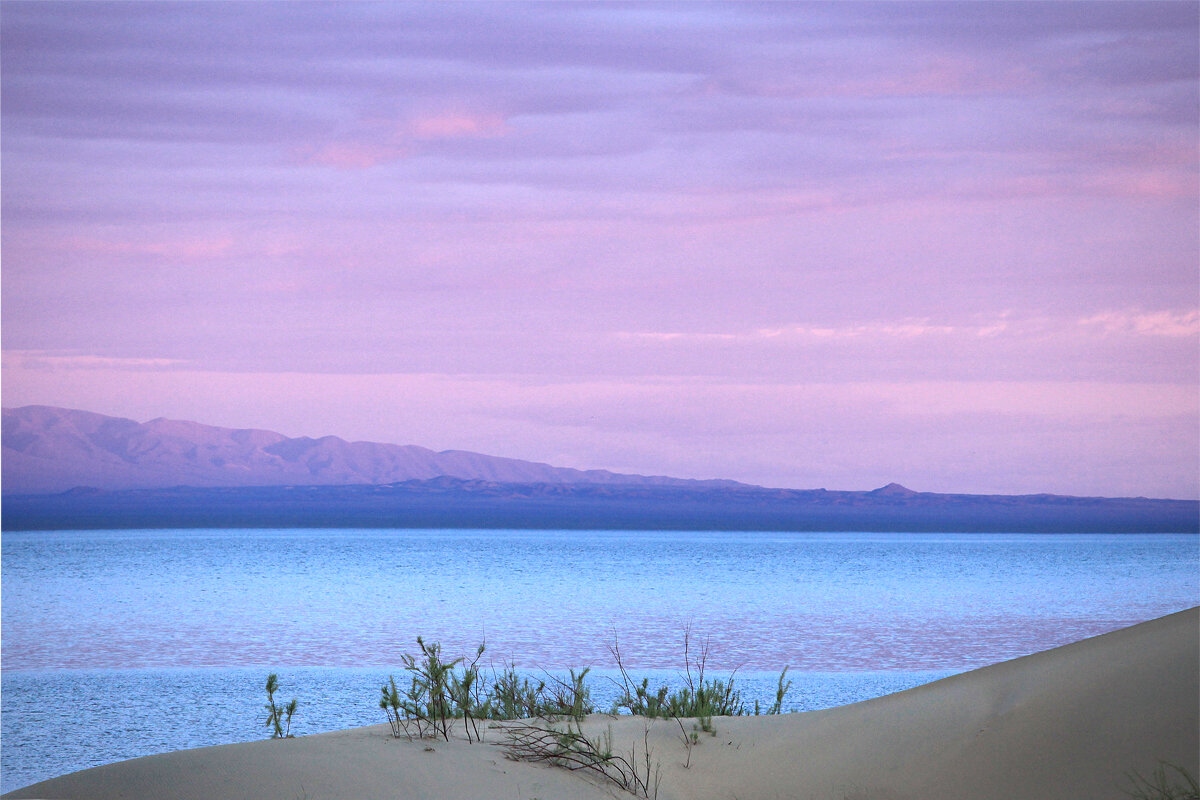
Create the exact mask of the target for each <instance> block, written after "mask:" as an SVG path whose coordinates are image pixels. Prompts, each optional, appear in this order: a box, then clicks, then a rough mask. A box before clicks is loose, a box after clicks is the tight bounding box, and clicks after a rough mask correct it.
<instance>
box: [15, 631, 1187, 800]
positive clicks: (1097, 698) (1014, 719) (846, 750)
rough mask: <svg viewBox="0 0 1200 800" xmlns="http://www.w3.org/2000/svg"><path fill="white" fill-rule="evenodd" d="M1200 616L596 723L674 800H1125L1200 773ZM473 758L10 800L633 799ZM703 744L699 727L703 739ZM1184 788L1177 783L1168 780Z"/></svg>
mask: <svg viewBox="0 0 1200 800" xmlns="http://www.w3.org/2000/svg"><path fill="white" fill-rule="evenodd" d="M1198 709H1200V609H1195V608H1193V609H1190V610H1187V611H1183V612H1179V613H1176V614H1172V615H1170V616H1167V617H1163V618H1161V619H1157V620H1152V621H1150V622H1145V623H1142V624H1139V625H1135V626H1132V627H1129V628H1125V629H1122V630H1119V631H1114V632H1112V633H1108V634H1104V635H1102V636H1097V637H1093V638H1090V639H1085V640H1083V641H1080V642H1076V643H1073V644H1069V645H1066V646H1064V647H1059V648H1055V649H1052V650H1048V651H1045V652H1042V653H1037V654H1034V655H1030V656H1025V657H1022V658H1017V659H1014V660H1011V661H1005V662H1002V663H999V664H995V665H993V666H989V667H985V668H982V669H978V670H973V671H971V672H967V673H963V674H961V675H956V676H953V677H950V678H946V679H943V680H940V681H937V682H934V683H931V684H927V685H924V686H920V687H917V688H915V689H911V690H908V691H904V692H900V693H898V694H893V695H888V696H886V697H881V698H877V699H874V700H868V701H865V702H861V703H856V704H853V705H849V706H843V707H839V708H833V709H827V710H823V711H810V712H804V713H797V714H783V715H780V716H757V717H754V716H748V717H719V718H716V719H714V720H713V727H714V732H713V734H711V735H710V734H709V733H706V732H701V733H700V734H699V736H698V739H697V743H696V744H694V745H693V746H692V747H691V748H689V747H687V746H686V745H685V742H684V738H685V737H684V735H683V733H684V732H686V729H684V730H681V726H680V725H679V723H677V722H675V721H674V720H652V721H648V720H645V719H642V718H638V717H630V716H622V717H611V716H607V715H592V716H590V717H588V718H587V719H586V720H585V721H584V723H583V731H584V732H585V733H586V734H588V735H589V736H592V737H593V738H599V737H603V736H604V735H605V734H606V732H607V731H611V734H612V741H613V751H614V752H615V753H618V754H629V753H630V752H631V750H632V751H633V752H634V754H635V755H634V758H633V759H632V760H634V761H635V762H637V763H639V764H643V765H644V750H645V748H646V747H647V746H648V748H649V751H650V764H651V770H650V777H651V780H650V783H651V796H654V786H655V783H656V785H657V787H656V788H657V797H658V798H660V799H661V800H683V799H684V798H697V799H698V800H703V799H705V798H712V799H713V800H718V799H720V800H732V799H733V798H741V799H742V800H745V799H746V798H798V799H799V798H804V799H805V800H807V799H808V798H813V799H814V800H825V799H826V798H829V799H830V800H939V799H940V798H946V800H950V799H951V798H956V799H958V800H961V799H962V798H979V799H980V800H988V799H990V798H996V800H1001V798H1003V799H1004V800H1011V799H1012V798H1025V799H1026V800H1036V799H1037V798H1047V800H1049V799H1050V798H1055V799H1060V798H1070V797H1076V798H1092V799H1094V800H1104V798H1114V800H1115V799H1116V798H1127V797H1129V796H1130V794H1129V792H1130V791H1132V790H1134V789H1135V788H1136V783H1137V778H1136V777H1135V776H1136V775H1139V774H1140V775H1141V776H1143V777H1146V778H1151V777H1152V775H1153V773H1154V771H1155V770H1156V769H1157V768H1158V767H1159V766H1160V765H1161V764H1163V763H1167V764H1171V765H1175V766H1178V767H1182V768H1184V769H1186V770H1187V771H1188V772H1189V773H1191V774H1192V775H1196V774H1198V773H1200V764H1198V763H1197V762H1198V760H1200V711H1198ZM505 724H511V723H499V724H494V725H493V726H492V727H490V728H488V729H486V730H484V741H483V742H475V743H470V742H468V741H467V739H466V738H465V736H464V735H463V732H462V729H461V726H460V727H459V728H458V729H457V732H456V735H452V736H451V739H450V740H449V741H442V740H430V739H426V740H413V741H408V740H406V739H396V738H393V737H392V736H391V735H390V729H389V728H388V726H387V725H375V726H368V727H362V728H354V729H351V730H344V731H337V732H334V733H325V734H318V735H313V736H303V737H298V738H293V739H283V740H269V739H264V740H261V741H255V742H248V743H243V744H234V745H223V746H219V747H207V748H199V749H195V750H185V751H180V752H175V753H167V754H163V755H156V756H149V757H145V758H138V759H134V760H131V761H125V762H120V763H116V764H110V765H106V766H102V767H96V768H93V769H88V770H83V771H80V772H76V773H72V774H70V775H65V776H62V777H59V778H55V779H52V780H48V781H43V782H41V783H37V784H34V785H32V786H29V787H25V788H23V789H19V790H17V791H14V792H10V793H8V794H6V795H4V797H6V798H62V799H63V800H66V799H68V798H80V799H81V800H82V798H94V799H95V800H105V799H106V798H160V799H161V800H201V799H204V800H212V799H214V798H225V799H226V800H238V799H239V798H246V799H247V800H250V799H251V798H254V799H256V800H257V799H259V798H287V799H288V800H291V799H292V798H305V799H307V800H318V799H319V798H350V797H372V798H382V797H396V798H406V800H407V799H410V798H411V799H412V800H418V799H419V798H430V799H432V798H463V799H465V800H470V799H472V798H478V800H487V799H490V798H513V799H514V800H531V799H532V798H542V800H551V799H552V798H564V799H565V800H592V798H612V797H629V796H632V795H630V794H629V793H628V792H625V791H624V790H622V789H621V788H619V787H617V786H616V785H615V784H613V783H612V782H610V781H607V780H605V779H604V778H603V777H602V776H599V775H597V774H595V773H591V772H570V771H567V770H565V769H562V768H560V767H554V766H549V765H543V764H533V763H527V762H522V761H514V760H512V759H510V758H508V757H506V755H505V750H506V747H505V742H506V736H505V734H504V731H503V729H502V726H503V725H505ZM689 728H690V723H689ZM1167 774H1168V776H1171V775H1173V774H1174V773H1173V771H1172V770H1170V769H1168V773H1167Z"/></svg>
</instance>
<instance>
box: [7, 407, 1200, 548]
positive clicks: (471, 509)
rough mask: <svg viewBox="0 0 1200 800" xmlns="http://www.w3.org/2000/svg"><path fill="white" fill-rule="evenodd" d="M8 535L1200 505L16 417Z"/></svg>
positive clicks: (1054, 523)
mask: <svg viewBox="0 0 1200 800" xmlns="http://www.w3.org/2000/svg"><path fill="white" fill-rule="evenodd" d="M3 445H4V448H3V449H4V482H5V486H4V488H5V497H4V502H3V527H4V529H5V530H14V529H53V528H156V527H175V528H189V527H256V528H257V527H381V528H389V527H409V528H436V527H454V528H468V527H469V528H564V529H588V528H610V529H677V530H777V531H789V530H791V531H851V530H856V531H910V532H920V531H963V532H970V531H991V532H1112V533H1139V532H1170V531H1184V532H1195V531H1198V530H1200V502H1197V501H1194V500H1152V499H1146V498H1097V497H1065V496H1062V495H1052V494H1036V495H970V494H938V493H933V492H917V491H913V490H911V489H908V488H906V487H904V486H901V485H899V484H896V483H891V484H888V485H887V486H883V487H881V488H879V489H875V490H874V491H870V492H843V491H827V490H825V489H811V490H800V489H768V488H763V487H761V486H750V485H747V484H741V483H737V482H734V481H694V480H681V479H674V478H663V477H645V476H640V475H621V474H618V473H612V472H605V471H580V470H574V469H565V468H561V467H552V466H550V465H547V464H537V463H533V462H528V461H518V460H515V459H506V458H497V457H493V456H485V455H480V454H478V453H468V452H460V451H450V452H444V453H435V452H433V451H431V450H426V449H425V448H421V447H415V446H411V445H408V446H401V445H384V444H373V443H369V442H346V441H343V440H341V439H338V438H336V437H324V438H321V439H309V438H299V439H289V438H288V437H285V436H283V435H282V434H278V433H272V432H270V431H260V430H231V429H227V428H213V427H210V426H206V425H199V424H197V423H192V422H174V421H170V420H154V421H152V422H148V423H144V424H139V423H137V422H133V421H132V420H126V419H118V418H114V417H105V416H102V415H99V414H90V413H87V412H82V411H68V410H64V409H53V408H46V407H37V406H31V407H26V408H20V409H14V410H12V411H7V410H6V411H5V412H4V434H3Z"/></svg>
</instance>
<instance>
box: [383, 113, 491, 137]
mask: <svg viewBox="0 0 1200 800" xmlns="http://www.w3.org/2000/svg"><path fill="white" fill-rule="evenodd" d="M406 128H407V133H408V134H409V135H411V136H412V137H414V138H417V139H459V138H482V139H491V138H495V137H498V136H504V135H505V134H507V133H508V131H509V128H508V123H507V121H506V120H505V119H504V117H502V116H500V115H499V114H476V115H472V114H437V115H432V116H425V117H417V118H416V119H414V120H412V121H411V122H409V123H408V125H407V126H406Z"/></svg>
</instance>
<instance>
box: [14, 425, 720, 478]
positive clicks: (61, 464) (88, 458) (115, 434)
mask: <svg viewBox="0 0 1200 800" xmlns="http://www.w3.org/2000/svg"><path fill="white" fill-rule="evenodd" d="M3 415H4V420H3V426H4V427H3V437H2V439H0V442H2V444H3V476H2V484H0V485H2V488H3V492H4V494H6V495H9V494H35V493H49V492H62V491H66V490H67V489H72V488H74V487H77V486H88V487H93V488H97V489H108V490H120V489H153V488H164V487H169V486H193V487H202V486H209V487H216V486H284V485H299V486H337V485H347V484H386V483H395V482H398V481H410V480H428V479H430V478H438V477H443V476H448V477H452V478H459V479H462V480H482V481H494V482H497V483H551V484H555V483H594V484H610V483H620V484H640V485H669V486H679V485H689V484H700V485H706V486H736V485H738V484H737V483H736V482H734V481H688V480H683V479H677V478H665V477H647V476H644V475H622V474H619V473H615V472H608V471H605V470H578V469H568V468H563V467H553V466H551V465H549V464H540V463H536V462H532V461H520V460H518V459H514V458H500V457H497V456H488V455H482V454H480V453H472V452H468V451H465V450H446V451H443V452H435V451H433V450H429V449H427V448H424V447H418V446H416V445H395V444H378V443H375V442H347V441H345V440H344V439H339V438H338V437H336V436H323V437H321V438H320V439H311V438H308V437H300V438H289V437H287V436H284V435H283V434H281V433H275V432H273V431H266V430H254V429H233V428H218V427H213V426H211V425H201V424H199V423H196V422H182V421H178V420H169V419H155V420H151V421H150V422H144V423H139V422H135V421H133V420H131V419H122V418H120V417H109V416H104V415H103V414H93V413H91V412H88V411H75V410H71V409H65V408H52V407H49V406H24V407H22V408H13V409H8V408H6V409H4V412H3Z"/></svg>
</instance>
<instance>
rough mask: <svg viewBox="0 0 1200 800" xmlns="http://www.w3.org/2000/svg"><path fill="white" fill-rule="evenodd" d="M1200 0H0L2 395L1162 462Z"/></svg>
mask: <svg viewBox="0 0 1200 800" xmlns="http://www.w3.org/2000/svg"><path fill="white" fill-rule="evenodd" d="M1198 9H1200V5H1197V4H1196V3H1194V2H1189V3H1150V2H1137V3H1130V4H1125V3H1118V2H1096V3H1092V2H1072V3H1066V4H1054V3H1041V2H1038V3H1018V4H1006V3H999V2H977V3H952V4H932V5H930V4H921V5H910V4H904V3H883V4H856V3H837V4H826V5H821V4H818V5H807V4H800V3H779V4H751V3H737V4H728V5H710V4H699V3H692V4H683V5H656V4H646V3H634V4H605V3H599V4H594V3H563V4H557V3H541V4H534V5H506V4H500V3H480V4H452V3H428V4H407V5H405V4H392V3H388V4H368V5H356V4H351V3H329V4H324V3H311V4H301V3H285V4H267V3H230V4H225V3H200V4H176V3H158V2H155V3H132V4H117V5H109V4H103V3H82V4H60V3H52V2H35V3H20V2H5V3H4V4H3V6H2V7H0V35H2V42H0V58H2V65H0V66H2V81H3V107H2V109H0V121H2V127H3V130H2V134H3V139H2V147H3V174H2V183H3V213H2V226H3V272H2V278H3V293H2V302H3V316H2V320H3V350H4V359H3V401H4V404H5V405H6V406H15V405H25V404H28V403H46V404H52V405H61V406H68V407H75V408H85V409H89V410H93V411H99V412H102V413H110V414H117V415H121V416H129V417H133V418H135V419H139V420H146V419H150V418H153V417H159V416H167V417H175V418H186V419H195V420H198V421H201V422H206V423H210V424H219V425H226V426H235V427H250V426H253V427H265V428H271V429H274V430H279V431H281V432H283V433H286V434H289V435H312V436H317V435H323V434H335V435H339V436H342V437H345V438H348V439H369V440H375V441H389V442H396V443H405V444H407V443H413V444H421V445H425V446H427V447H432V448H435V449H447V448H463V449H470V450H478V451H482V452H489V453H493V454H497V455H507V456H513V457H518V458H528V459H534V460H539V461H549V462H552V463H555V464H559V465H563V466H574V467H603V468H609V469H613V470H620V471H633V472H641V473H655V474H670V475H677V476H683V477H728V478H735V479H739V480H744V481H749V482H753V483H761V484H766V485H774V486H789V487H797V488H815V487H820V486H824V487H827V488H831V489H834V488H837V489H870V488H874V487H876V486H880V485H882V484H884V483H887V482H888V481H893V480H895V481H899V482H901V483H904V484H905V485H908V486H910V487H911V488H914V489H919V490H930V491H972V492H1005V493H1009V492H1012V493H1022V492H1037V491H1051V492H1060V493H1070V494H1103V495H1149V496H1160V497H1196V496H1197V495H1198V494H1200V388H1198V387H1200V233H1198V222H1197V220H1198V216H1200V215H1198V208H1200V204H1198V193H1197V183H1198V180H1197V176H1198V166H1197V147H1198V142H1200V123H1198V91H1200V90H1198V78H1197V65H1198V64H1200V48H1198V46H1197V42H1198V34H1197V31H1198V30H1200V10H1198Z"/></svg>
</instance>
